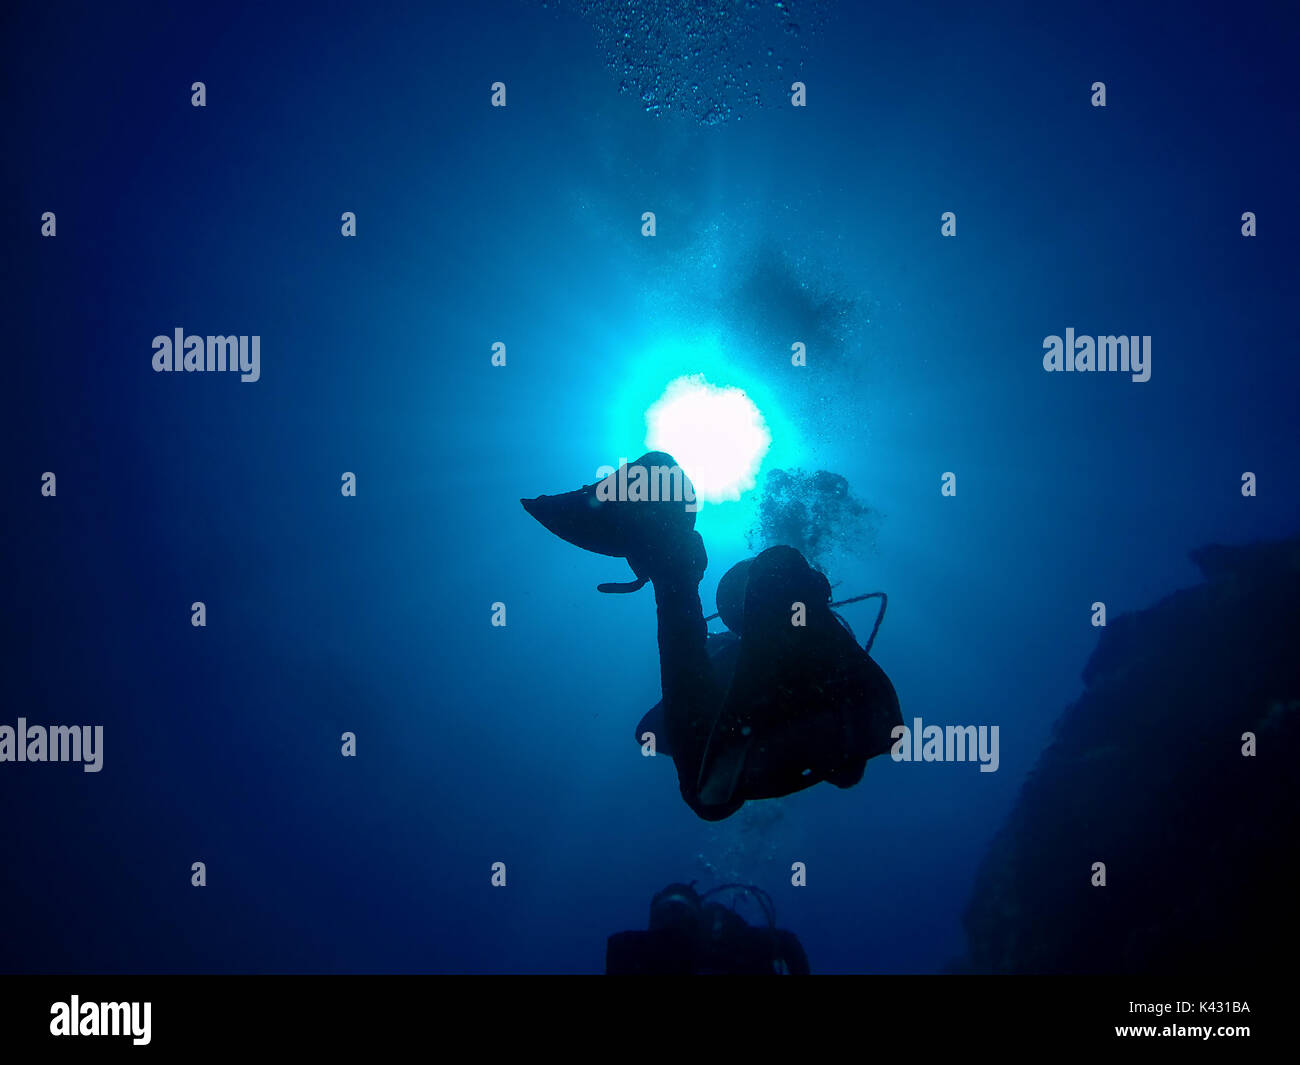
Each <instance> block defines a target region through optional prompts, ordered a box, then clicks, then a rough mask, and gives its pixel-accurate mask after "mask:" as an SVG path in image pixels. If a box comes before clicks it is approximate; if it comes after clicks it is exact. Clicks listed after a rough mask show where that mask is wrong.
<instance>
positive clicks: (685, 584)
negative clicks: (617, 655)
mask: <svg viewBox="0 0 1300 1065" xmlns="http://www.w3.org/2000/svg"><path fill="white" fill-rule="evenodd" d="M687 543H688V544H689V550H683V549H682V547H683V545H681V544H678V545H676V549H675V550H672V551H669V552H666V553H664V554H663V555H661V556H660V558H659V559H658V560H657V561H656V562H655V563H653V564H650V565H647V566H645V567H644V569H645V570H646V571H647V572H648V573H649V575H650V580H651V581H652V583H653V585H654V589H655V603H656V608H657V617H658V630H659V671H660V681H661V684H662V686H663V726H662V727H663V734H664V739H665V740H666V741H667V742H666V743H665V744H664V746H665V748H666V751H667V753H669V754H670V755H671V756H672V758H673V761H674V763H675V765H676V768H677V778H678V784H679V786H680V789H681V793H682V798H683V799H684V800H685V801H686V803H687V805H688V806H690V807H691V809H692V810H694V811H695V813H696V814H697V815H698V816H700V817H701V818H703V819H704V820H706V821H719V820H722V819H723V818H725V817H729V816H730V815H731V814H733V813H735V812H736V811H737V810H738V809H740V807H741V806H743V805H744V803H745V801H746V800H747V799H760V798H775V797H778V796H782V795H788V794H791V793H792V792H795V791H800V790H802V789H804V788H807V787H811V786H812V785H814V784H816V783H818V782H820V781H823V780H824V781H828V782H830V783H832V784H834V785H836V787H840V788H847V787H851V786H853V785H854V784H856V783H857V782H858V781H859V780H860V779H861V778H862V774H863V771H864V769H865V767H866V763H867V760H868V759H870V758H873V757H875V756H876V755H879V754H883V753H885V752H886V751H888V750H889V749H890V746H891V744H892V738H891V730H892V729H893V727H894V726H895V725H897V724H901V722H902V715H901V712H900V710H899V707H898V698H897V696H896V694H895V693H894V689H893V685H891V684H890V682H889V679H888V677H886V676H885V674H884V672H883V671H882V670H881V669H880V667H879V666H877V665H876V664H875V662H874V661H873V660H872V659H871V657H870V656H869V655H868V654H867V653H866V652H865V651H863V650H862V648H860V647H859V646H858V645H857V643H856V641H855V640H854V639H853V638H852V636H851V635H850V634H849V633H848V632H847V631H846V630H845V629H844V628H843V627H842V625H841V624H840V623H839V621H838V620H837V619H835V617H834V615H833V614H832V613H831V611H830V608H829V605H828V600H829V587H828V586H827V585H826V584H825V578H824V577H823V576H822V575H821V574H819V573H817V572H816V571H814V570H812V569H811V568H810V567H808V564H807V562H806V561H805V560H804V558H803V556H802V555H800V554H799V553H798V552H797V551H795V550H794V549H793V548H788V547H776V548H769V549H768V550H767V551H765V552H763V553H762V554H761V555H760V556H759V558H758V559H756V560H755V562H754V565H753V567H752V569H751V578H750V590H749V593H748V597H747V606H746V612H745V617H746V622H745V626H746V629H745V631H746V635H745V637H744V638H743V639H741V640H739V641H734V644H733V648H732V649H731V650H733V651H734V653H732V654H730V655H729V656H728V661H729V663H734V673H733V674H732V675H731V676H729V677H728V676H719V674H718V671H717V670H715V663H714V661H713V660H711V659H710V657H709V650H708V640H709V636H708V631H707V627H706V624H705V621H704V611H703V608H702V607H701V605H700V595H699V582H700V579H701V577H702V576H703V573H704V567H705V564H706V559H705V557H704V550H703V542H702V541H701V540H700V539H699V535H698V533H692V534H691V539H690V540H689V541H687ZM796 600H797V601H799V602H802V603H804V606H805V611H806V619H805V624H804V625H801V626H794V625H792V624H791V620H790V619H791V614H790V609H791V606H792V601H796ZM737 647H738V650H737V649H736V648H737ZM721 660H722V657H721V656H720V657H719V661H721ZM724 686H725V687H724ZM652 714H653V711H652ZM650 718H651V715H647V720H649V719H650ZM643 724H645V721H643ZM641 731H642V730H641V728H638V741H640V733H641ZM706 758H707V759H708V760H709V761H708V765H707V767H706V766H705V760H706ZM702 767H704V768H705V770H706V772H704V773H702V772H701V770H702ZM719 767H721V768H719ZM728 781H731V782H732V783H728ZM701 792H704V793H705V794H701ZM719 797H720V801H719Z"/></svg>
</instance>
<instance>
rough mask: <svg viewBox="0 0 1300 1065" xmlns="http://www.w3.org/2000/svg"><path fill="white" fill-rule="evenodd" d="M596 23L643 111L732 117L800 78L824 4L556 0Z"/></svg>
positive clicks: (699, 118) (610, 63)
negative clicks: (808, 46) (807, 50)
mask: <svg viewBox="0 0 1300 1065" xmlns="http://www.w3.org/2000/svg"><path fill="white" fill-rule="evenodd" d="M556 6H557V7H560V8H564V9H569V10H573V11H576V12H577V13H578V14H579V15H580V16H581V17H582V18H583V19H584V20H585V21H586V22H587V23H588V24H589V25H591V27H592V28H593V29H594V30H595V31H596V37H597V42H598V47H599V48H600V53H601V56H602V58H603V59H604V61H605V65H606V66H607V67H608V68H609V70H610V71H611V72H612V73H613V74H614V75H615V76H616V77H617V78H618V87H619V91H620V92H623V93H627V94H630V95H634V96H635V97H636V98H637V99H638V100H639V101H640V104H641V106H642V108H643V109H644V110H645V111H646V113H647V114H651V115H656V116H663V115H679V116H684V117H688V118H691V119H693V120H694V121H696V122H699V123H702V124H703V125H706V126H714V125H717V124H719V123H721V122H726V121H729V120H732V121H735V120H739V119H741V118H743V117H744V116H745V115H746V114H752V113H753V112H754V111H757V110H759V109H761V108H763V107H765V106H771V104H772V102H773V100H775V99H777V98H778V97H779V98H781V99H784V98H785V97H786V95H787V94H788V93H789V91H790V82H791V81H792V80H798V76H799V74H800V72H801V70H802V66H803V53H804V50H805V41H806V40H807V38H808V37H809V36H813V35H816V34H817V33H819V32H820V31H821V29H822V28H823V26H824V25H825V22H826V19H827V15H826V10H825V9H826V5H825V4H824V3H813V2H805V0H767V2H759V0H702V2H698V3H683V2H681V0H678V2H673V0H622V2H611V0H560V2H559V3H558V4H557V5H556Z"/></svg>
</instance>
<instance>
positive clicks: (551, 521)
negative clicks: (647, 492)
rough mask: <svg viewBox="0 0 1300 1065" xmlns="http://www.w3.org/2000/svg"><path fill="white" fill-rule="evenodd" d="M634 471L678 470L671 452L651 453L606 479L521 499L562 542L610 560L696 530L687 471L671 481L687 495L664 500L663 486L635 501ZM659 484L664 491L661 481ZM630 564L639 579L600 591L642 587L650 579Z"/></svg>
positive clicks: (643, 475) (600, 587)
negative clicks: (631, 490) (631, 483)
mask: <svg viewBox="0 0 1300 1065" xmlns="http://www.w3.org/2000/svg"><path fill="white" fill-rule="evenodd" d="M606 468H608V467H606ZM631 469H640V470H641V471H644V472H642V473H641V474H639V475H638V476H641V477H645V476H647V475H648V476H650V477H652V478H653V477H657V476H660V474H659V473H658V472H657V471H662V470H668V471H678V473H679V474H680V470H679V468H678V466H677V463H676V461H675V460H674V459H673V457H672V456H671V455H666V454H664V453H663V452H661V451H651V452H649V453H648V454H645V455H642V456H641V457H640V458H639V459H637V460H636V461H635V462H634V463H626V464H624V466H622V467H620V468H619V469H618V470H616V471H615V472H614V473H611V474H610V475H609V476H608V477H606V478H605V479H604V480H602V481H597V482H595V483H593V484H588V485H584V486H583V487H581V488H579V489H576V490H575V491H572V492H565V493H563V494H562V495H554V496H537V497H536V498H534V499H521V500H520V501H519V502H520V503H522V504H523V507H524V509H525V510H526V511H528V513H529V514H531V515H532V516H533V517H534V518H536V519H537V520H538V521H539V522H541V524H542V525H544V526H545V527H546V528H547V529H549V530H550V531H551V532H553V533H554V534H555V535H556V536H558V537H559V538H560V539H561V540H564V541H567V542H568V543H571V544H573V545H574V547H581V548H582V549H583V550H584V551H592V552H594V553H595V554H598V555H609V556H610V557H612V558H628V557H629V556H630V555H634V554H636V553H637V552H638V550H639V549H641V548H643V547H644V545H645V544H646V542H647V541H648V540H651V539H654V538H656V537H671V536H676V535H678V534H681V533H689V532H690V531H691V530H692V529H694V528H695V512H694V510H692V509H688V507H687V506H685V505H684V503H687V502H693V501H694V499H695V493H694V488H693V487H691V485H690V482H689V481H687V480H686V477H685V475H684V474H680V481H677V482H673V481H671V480H670V482H669V483H670V484H671V483H677V484H681V485H684V486H685V488H684V497H685V498H684V499H676V500H674V499H670V498H664V497H663V496H662V492H661V490H656V491H654V492H653V494H652V495H651V496H650V498H648V499H637V498H636V497H635V496H633V497H632V498H627V496H628V495H629V492H628V485H629V480H630V478H632V477H633V475H632V474H631V473H630V472H629V470H631ZM657 483H658V485H659V487H660V489H661V487H662V482H657ZM632 568H633V571H634V572H635V573H636V576H637V580H635V581H628V582H626V583H621V584H620V583H605V584H601V585H600V586H599V590H600V591H602V592H615V593H624V592H635V591H637V590H638V589H640V588H642V587H643V586H644V585H645V583H646V581H647V580H649V577H648V575H647V574H646V573H644V572H641V571H640V570H638V569H637V567H636V565H635V564H634V565H633V567H632Z"/></svg>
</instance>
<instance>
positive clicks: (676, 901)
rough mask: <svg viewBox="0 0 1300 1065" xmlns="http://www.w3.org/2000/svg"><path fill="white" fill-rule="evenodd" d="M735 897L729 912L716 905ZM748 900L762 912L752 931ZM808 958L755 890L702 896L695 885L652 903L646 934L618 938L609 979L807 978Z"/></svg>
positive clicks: (737, 887) (610, 952) (612, 944)
mask: <svg viewBox="0 0 1300 1065" xmlns="http://www.w3.org/2000/svg"><path fill="white" fill-rule="evenodd" d="M723 892H734V893H736V895H737V899H736V900H735V901H733V902H732V905H731V906H730V907H727V906H724V905H722V904H721V903H720V902H716V901H713V899H714V897H715V896H717V895H720V894H722V893H723ZM740 897H748V898H750V899H752V900H753V901H754V902H756V903H757V904H758V906H759V908H760V909H761V910H762V911H763V917H764V923H763V924H762V925H751V924H749V923H747V922H746V921H745V919H744V918H743V917H741V916H740V914H738V913H737V912H736V908H735V907H736V901H739V898H740ZM809 971H810V970H809V968H808V956H807V955H806V954H805V953H804V949H803V945H802V944H801V943H800V942H799V939H798V937H797V936H796V935H795V934H794V933H793V932H787V931H786V930H785V929H783V928H777V927H776V910H775V908H774V907H773V905H772V899H771V897H770V896H769V895H768V894H767V892H766V891H763V890H762V889H761V888H757V887H754V886H753V885H751V884H721V885H719V886H718V887H715V888H712V889H711V890H709V891H705V892H702V893H701V892H698V891H696V890H695V883H694V881H692V882H691V883H689V884H669V885H668V886H667V887H666V888H664V889H663V890H662V891H659V892H656V894H655V896H654V898H653V899H652V900H651V901H650V926H649V928H648V929H647V930H645V931H631V932H615V933H614V934H613V935H612V936H610V937H609V938H608V939H607V940H606V943H605V973H606V975H607V976H622V975H629V974H632V975H657V976H664V975H701V976H702V975H712V974H719V975H728V976H732V975H756V976H807V975H808V974H809Z"/></svg>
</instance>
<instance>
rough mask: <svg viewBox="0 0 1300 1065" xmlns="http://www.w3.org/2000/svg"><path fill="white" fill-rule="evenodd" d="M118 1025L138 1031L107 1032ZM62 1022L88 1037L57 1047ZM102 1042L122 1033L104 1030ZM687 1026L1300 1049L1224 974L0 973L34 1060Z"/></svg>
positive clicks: (741, 1037)
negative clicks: (58, 1055) (114, 1052)
mask: <svg viewBox="0 0 1300 1065" xmlns="http://www.w3.org/2000/svg"><path fill="white" fill-rule="evenodd" d="M1251 982H1252V983H1260V982H1262V981H1261V980H1259V979H1258V978H1253V979H1252V980H1251ZM670 985H674V986H670ZM73 996H75V1002H74V999H73ZM145 1003H148V1006H149V1009H148V1012H147V1014H146V1012H145V1010H144V1004H145ZM114 1004H116V1005H114ZM74 1005H75V1007H76V1014H75V1016H74V1014H73V1007H74ZM146 1020H147V1024H146V1023H145V1022H146ZM114 1025H116V1026H117V1028H118V1030H119V1033H121V1031H122V1030H123V1029H125V1030H126V1034H117V1035H113V1034H111V1032H112V1029H113V1027H114ZM52 1026H53V1027H54V1028H56V1029H59V1030H60V1031H62V1032H67V1031H68V1030H69V1029H70V1028H75V1030H76V1033H77V1034H58V1035H55V1034H52V1030H51V1029H52ZM100 1028H103V1029H106V1030H107V1031H108V1032H109V1033H110V1034H90V1033H91V1032H92V1031H93V1030H95V1029H100ZM688 1029H689V1030H690V1031H691V1032H692V1033H694V1034H693V1035H691V1036H690V1037H689V1038H690V1039H691V1040H692V1041H691V1043H690V1047H691V1051H692V1053H691V1056H692V1057H694V1056H696V1054H695V1052H696V1051H698V1050H700V1049H701V1047H702V1046H715V1045H718V1044H719V1043H722V1044H730V1045H731V1046H732V1048H733V1049H735V1048H736V1047H737V1046H740V1045H748V1044H750V1043H752V1042H754V1041H755V1040H757V1041H759V1042H760V1043H761V1044H767V1049H768V1052H769V1053H771V1052H772V1050H773V1047H772V1046H771V1044H770V1043H769V1040H770V1039H772V1038H773V1037H774V1036H777V1035H781V1036H788V1037H789V1038H790V1039H792V1040H793V1044H792V1045H793V1047H794V1048H796V1049H797V1048H798V1047H799V1046H800V1045H802V1046H803V1047H804V1048H805V1050H806V1052H807V1054H809V1055H815V1056H816V1057H817V1058H825V1057H828V1056H832V1054H834V1053H837V1052H834V1051H832V1049H831V1044H833V1045H835V1046H840V1047H843V1045H844V1044H845V1043H846V1042H847V1044H848V1045H849V1046H853V1045H855V1044H856V1045H857V1046H858V1048H859V1050H860V1051H861V1053H862V1055H863V1056H869V1055H870V1054H872V1053H874V1052H875V1051H876V1050H884V1049H885V1047H886V1046H893V1047H895V1048H907V1047H909V1046H910V1047H914V1048H915V1049H916V1050H918V1051H924V1052H926V1054H927V1055H928V1053H929V1052H931V1051H934V1050H936V1049H941V1050H942V1049H952V1050H963V1049H964V1050H967V1051H981V1050H982V1051H984V1052H989V1051H996V1052H1004V1051H1005V1050H1007V1049H1024V1050H1041V1051H1055V1050H1058V1049H1063V1050H1071V1049H1074V1048H1080V1047H1083V1048H1092V1047H1096V1048H1105V1047H1118V1046H1119V1045H1121V1044H1125V1043H1128V1044H1133V1045H1134V1046H1135V1047H1136V1048H1139V1051H1140V1052H1142V1053H1147V1052H1151V1051H1152V1050H1153V1048H1155V1049H1154V1052H1155V1053H1157V1054H1163V1053H1164V1052H1166V1051H1168V1050H1171V1049H1172V1050H1175V1051H1177V1052H1181V1051H1183V1050H1185V1049H1187V1048H1190V1047H1192V1046H1195V1045H1206V1046H1212V1047H1214V1048H1215V1050H1216V1051H1221V1052H1230V1053H1231V1054H1232V1056H1233V1059H1234V1060H1236V1059H1239V1058H1241V1057H1243V1056H1246V1055H1249V1054H1250V1053H1251V1052H1252V1051H1255V1050H1263V1049H1265V1048H1266V1047H1269V1048H1278V1047H1286V1046H1288V1045H1291V1046H1293V1045H1294V1043H1295V1019H1294V1014H1293V1013H1292V1012H1290V1011H1288V1010H1287V1009H1286V1006H1285V1004H1284V1001H1283V995H1282V993H1281V992H1280V990H1268V991H1263V990H1261V989H1260V988H1258V987H1250V986H1247V982H1246V981H1244V980H1241V979H1235V978H1232V977H1228V976H1225V977H1222V978H1208V979H1203V978H1199V977H1198V978H1191V979H1185V978H1180V977H1171V978H1169V979H1157V978H1127V977H1123V978H1105V977H1071V976H1057V977H981V976H861V977H820V978H818V977H813V978H812V979H805V980H757V979H748V978H743V977H739V978H735V977H733V978H715V979H708V978H702V979H701V978H697V979H694V980H691V981H688V982H685V984H684V986H683V981H681V980H676V981H672V980H667V979H662V978H661V979H654V978H639V979H638V978H631V979H618V978H614V979H610V978H605V977H573V976H569V977H524V976H511V977H486V976H480V977H465V976H459V977H456V976H6V977H0V1051H3V1052H4V1056H5V1057H6V1058H7V1060H9V1061H13V1062H17V1061H20V1060H24V1058H22V1057H16V1056H13V1051H15V1050H19V1049H21V1050H25V1051H27V1052H29V1053H31V1052H37V1053H47V1052H51V1051H54V1052H57V1051H78V1052H85V1053H95V1052H98V1051H102V1050H106V1049H110V1048H112V1049H120V1050H122V1051H129V1052H130V1053H132V1054H133V1055H134V1054H161V1055H163V1056H164V1057H166V1058H167V1059H168V1060H172V1055H174V1054H178V1053H191V1052H192V1053H197V1054H202V1055H205V1056H206V1055H207V1054H209V1053H211V1052H213V1051H219V1052H236V1051H241V1050H242V1051H248V1050H272V1051H276V1050H281V1049H283V1050H295V1051H300V1050H309V1049H319V1050H321V1051H322V1052H328V1053H330V1054H331V1055H332V1054H336V1053H339V1052H345V1051H348V1050H355V1051H363V1050H364V1051H365V1052H367V1053H368V1054H379V1055H382V1056H381V1057H379V1058H376V1060H387V1059H388V1058H389V1057H391V1056H396V1055H399V1054H402V1053H403V1052H404V1051H406V1050H408V1049H417V1050H424V1051H430V1050H433V1051H436V1050H439V1049H440V1048H441V1049H445V1050H447V1051H451V1050H452V1049H453V1048H455V1047H465V1048H466V1049H469V1050H471V1051H472V1050H473V1048H474V1047H480V1048H482V1050H483V1051H484V1052H486V1053H488V1054H489V1055H490V1056H492V1057H498V1056H499V1052H500V1051H501V1050H503V1049H507V1048H509V1047H510V1046H511V1045H512V1044H521V1045H523V1046H525V1047H526V1048H527V1051H528V1052H529V1053H532V1054H536V1053H540V1052H543V1051H546V1050H547V1047H549V1048H550V1049H551V1050H555V1051H560V1052H566V1053H569V1052H573V1051H574V1050H577V1049H580V1048H583V1047H586V1048H589V1049H591V1050H593V1051H600V1053H601V1055H602V1057H618V1056H620V1055H621V1054H622V1053H623V1052H624V1051H627V1052H633V1051H636V1052H637V1053H638V1054H639V1053H644V1052H645V1051H647V1050H648V1051H649V1052H651V1053H653V1052H654V1048H655V1047H656V1046H672V1047H675V1048H677V1049H678V1050H681V1049H683V1044H682V1042H681V1040H682V1038H683V1037H684V1036H687V1030H688ZM1121 1029H1122V1030H1123V1032H1122V1033H1121V1031H1120V1030H1121ZM1192 1029H1196V1031H1195V1032H1192V1031H1191V1030H1192ZM1207 1030H1208V1031H1209V1035H1208V1036H1207V1035H1206V1031H1207ZM83 1033H85V1034H83ZM145 1039H147V1042H145ZM665 1040H666V1042H665ZM827 1040H830V1044H828V1043H827V1042H826V1041H827ZM882 1040H883V1042H882ZM638 1048H640V1049H638ZM32 1060H36V1059H34V1058H33V1059H32ZM177 1060H179V1059H177Z"/></svg>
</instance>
